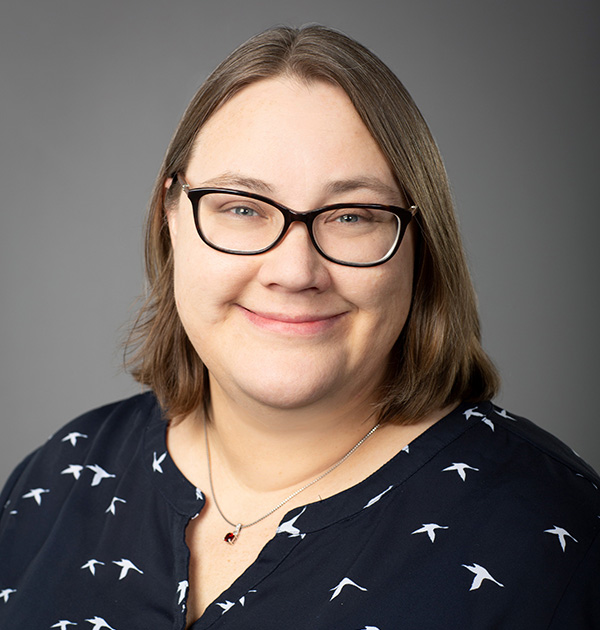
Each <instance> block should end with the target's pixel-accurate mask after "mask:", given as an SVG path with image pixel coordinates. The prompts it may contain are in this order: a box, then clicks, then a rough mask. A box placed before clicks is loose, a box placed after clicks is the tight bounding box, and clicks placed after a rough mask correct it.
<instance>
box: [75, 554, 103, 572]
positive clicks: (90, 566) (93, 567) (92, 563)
mask: <svg viewBox="0 0 600 630" xmlns="http://www.w3.org/2000/svg"><path fill="white" fill-rule="evenodd" d="M97 564H101V565H102V566H104V562H100V560H96V559H95V558H92V559H91V560H88V561H87V562H86V563H85V564H84V565H83V566H82V567H81V568H82V569H89V570H90V573H91V574H92V575H96V565H97Z"/></svg>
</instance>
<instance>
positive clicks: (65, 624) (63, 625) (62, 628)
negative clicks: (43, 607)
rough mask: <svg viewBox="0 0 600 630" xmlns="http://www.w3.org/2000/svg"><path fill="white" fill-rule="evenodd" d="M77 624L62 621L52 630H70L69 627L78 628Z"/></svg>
mask: <svg viewBox="0 0 600 630" xmlns="http://www.w3.org/2000/svg"><path fill="white" fill-rule="evenodd" d="M76 625H77V624H76V623H75V622H74V621H67V620H66V619H61V620H60V621H57V622H56V623H55V624H54V625H53V626H50V627H51V628H60V630H68V626H76Z"/></svg>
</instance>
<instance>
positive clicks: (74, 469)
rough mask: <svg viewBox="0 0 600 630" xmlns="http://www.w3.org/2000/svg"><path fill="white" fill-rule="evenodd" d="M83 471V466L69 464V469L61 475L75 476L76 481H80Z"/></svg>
mask: <svg viewBox="0 0 600 630" xmlns="http://www.w3.org/2000/svg"><path fill="white" fill-rule="evenodd" d="M82 470H83V466H80V465H79V464H69V467H68V468H65V469H64V470H61V471H60V474H61V475H73V477H75V479H79V477H81V471H82Z"/></svg>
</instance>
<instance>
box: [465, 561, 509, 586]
mask: <svg viewBox="0 0 600 630" xmlns="http://www.w3.org/2000/svg"><path fill="white" fill-rule="evenodd" d="M462 566H463V567H465V569H469V571H471V573H474V574H475V577H474V578H473V582H472V584H471V588H470V589H469V590H470V591H476V590H477V589H478V588H479V587H480V586H481V584H482V583H483V581H484V580H491V581H492V582H493V583H494V584H497V585H498V586H502V587H504V584H500V582H498V580H495V579H494V578H493V577H492V576H491V575H490V572H489V571H488V570H487V569H485V568H484V567H482V566H481V565H479V564H472V565H471V566H469V565H467V564H463V565H462Z"/></svg>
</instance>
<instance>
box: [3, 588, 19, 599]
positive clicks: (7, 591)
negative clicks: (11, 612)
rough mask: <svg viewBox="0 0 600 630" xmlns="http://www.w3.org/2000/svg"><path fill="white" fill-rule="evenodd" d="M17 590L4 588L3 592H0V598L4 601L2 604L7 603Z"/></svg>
mask: <svg viewBox="0 0 600 630" xmlns="http://www.w3.org/2000/svg"><path fill="white" fill-rule="evenodd" d="M16 592H17V589H16V588H5V589H4V590H3V591H0V598H2V599H3V600H4V603H6V602H8V598H9V597H10V596H11V595H12V594H13V593H16Z"/></svg>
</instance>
